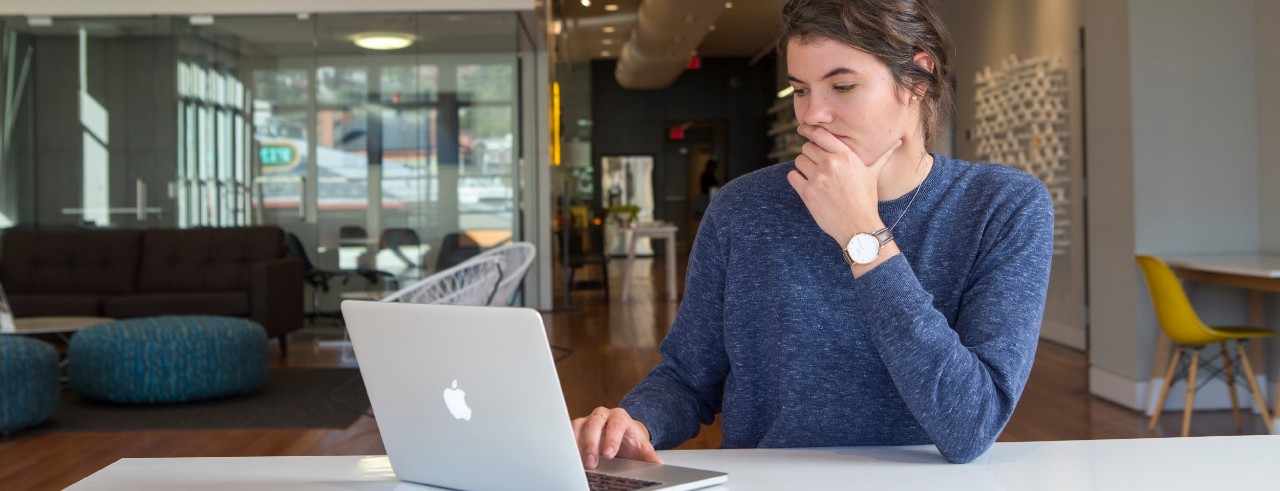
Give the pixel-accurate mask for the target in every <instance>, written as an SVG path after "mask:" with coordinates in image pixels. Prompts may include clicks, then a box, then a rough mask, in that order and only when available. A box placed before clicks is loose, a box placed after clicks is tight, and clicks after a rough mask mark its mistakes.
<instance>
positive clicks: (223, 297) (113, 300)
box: [102, 291, 249, 319]
mask: <svg viewBox="0 0 1280 491" xmlns="http://www.w3.org/2000/svg"><path fill="white" fill-rule="evenodd" d="M191 314H207V315H229V316H238V317H245V316H248V315H249V292H247V291H238V292H234V291H233V292H189V293H143V294H138V295H127V296H121V297H107V298H106V299H104V300H103V301H102V315H105V316H107V317H115V318H121V319H123V318H129V317H147V316H154V315H191Z"/></svg>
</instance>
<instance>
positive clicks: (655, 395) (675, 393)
mask: <svg viewBox="0 0 1280 491" xmlns="http://www.w3.org/2000/svg"><path fill="white" fill-rule="evenodd" d="M712 206H713V207H714V206H715V205H714V204H713V205H712ZM726 255H727V254H726V252H725V250H724V248H723V247H722V246H721V242H720V240H719V238H718V236H717V231H716V226H715V223H714V214H713V213H710V212H709V213H708V214H707V219H706V220H704V221H703V222H702V225H701V227H699V229H698V234H697V237H696V238H695V239H694V243H693V250H692V252H691V253H690V255H689V271H688V275H687V278H686V280H685V281H686V287H685V295H684V299H683V300H682V301H681V303H680V311H679V313H678V314H676V320H675V323H674V324H673V325H672V327H671V331H670V332H669V333H668V334H667V336H666V338H665V339H664V340H663V341H662V346H661V347H660V348H659V353H660V354H661V355H662V361H661V362H659V363H658V364H657V366H655V367H654V368H653V370H652V371H650V372H649V375H648V376H646V377H645V379H644V380H641V381H640V383H639V384H638V385H636V387H635V388H633V389H632V390H631V392H629V393H628V394H627V395H626V397H624V398H623V399H622V403H621V404H620V406H621V407H622V408H623V409H626V410H627V413H628V414H630V415H631V417H632V418H635V419H637V420H639V421H640V422H642V423H644V425H645V426H646V427H647V428H648V429H649V437H650V438H651V439H652V440H653V444H654V447H656V448H657V449H659V450H661V449H668V448H674V447H676V446H678V445H680V444H681V443H684V442H685V441H687V440H689V439H690V438H693V437H695V436H697V435H698V431H699V430H700V429H701V425H703V424H711V422H712V421H714V420H715V415H716V414H717V413H719V412H720V405H721V400H722V398H723V396H724V381H725V377H726V376H727V374H728V372H729V359H728V355H727V354H726V352H725V347H724V336H723V320H724V284H725V281H724V278H725V257H726Z"/></svg>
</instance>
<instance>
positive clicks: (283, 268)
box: [249, 257, 305, 337]
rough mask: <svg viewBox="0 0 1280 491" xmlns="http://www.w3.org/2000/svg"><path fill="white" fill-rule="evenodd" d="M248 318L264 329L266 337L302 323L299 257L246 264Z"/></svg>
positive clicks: (280, 334)
mask: <svg viewBox="0 0 1280 491" xmlns="http://www.w3.org/2000/svg"><path fill="white" fill-rule="evenodd" d="M249 277H250V280H251V281H250V287H249V318H251V319H253V320H254V321H256V322H257V323H259V324H262V327H265V328H266V329H267V336H268V337H275V336H283V335H284V334H286V333H288V332H289V331H292V330H295V329H298V328H301V327H302V318H303V315H304V314H305V312H304V307H303V305H304V298H303V296H304V293H303V288H302V261H301V260H300V259H297V258H292V257H289V258H281V259H274V260H271V261H263V262H257V263H253V264H252V265H250V266H249Z"/></svg>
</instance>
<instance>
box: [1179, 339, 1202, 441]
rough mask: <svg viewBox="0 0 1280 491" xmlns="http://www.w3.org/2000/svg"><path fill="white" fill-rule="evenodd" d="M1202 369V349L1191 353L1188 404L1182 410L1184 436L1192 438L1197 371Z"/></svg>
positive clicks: (1188, 372)
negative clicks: (1192, 413)
mask: <svg viewBox="0 0 1280 491" xmlns="http://www.w3.org/2000/svg"><path fill="white" fill-rule="evenodd" d="M1199 368H1200V348H1195V351H1192V352H1191V363H1190V369H1189V370H1188V371H1187V403H1186V405H1185V406H1183V408H1182V436H1184V437H1185V436H1191V411H1192V410H1193V408H1194V407H1195V405H1196V370H1197V369H1199Z"/></svg>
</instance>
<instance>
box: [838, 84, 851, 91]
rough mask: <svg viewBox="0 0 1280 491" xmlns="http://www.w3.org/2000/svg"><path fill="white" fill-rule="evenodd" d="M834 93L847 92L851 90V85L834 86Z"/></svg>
mask: <svg viewBox="0 0 1280 491" xmlns="http://www.w3.org/2000/svg"><path fill="white" fill-rule="evenodd" d="M835 89H836V92H848V91H850V90H853V84H840V85H837V86H835Z"/></svg>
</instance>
